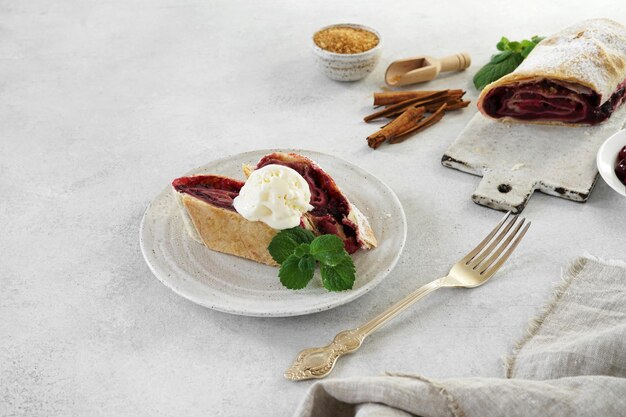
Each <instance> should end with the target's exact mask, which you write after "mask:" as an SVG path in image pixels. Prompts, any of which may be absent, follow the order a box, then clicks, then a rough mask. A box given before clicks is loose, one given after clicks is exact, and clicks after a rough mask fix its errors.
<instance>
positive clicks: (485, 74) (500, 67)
mask: <svg viewBox="0 0 626 417" xmlns="http://www.w3.org/2000/svg"><path fill="white" fill-rule="evenodd" d="M523 60H524V58H523V57H522V55H521V54H520V53H514V52H510V51H505V52H501V53H499V54H497V55H495V56H494V57H493V58H492V59H491V62H489V63H488V64H487V65H485V66H484V67H482V68H481V69H480V70H479V71H478V72H477V73H476V75H474V80H473V81H474V86H475V87H476V88H477V89H478V90H482V89H483V88H485V86H486V85H487V84H489V83H492V82H494V81H496V80H498V79H500V78H501V77H503V76H505V75H506V74H508V73H510V72H513V70H515V68H517V67H518V66H519V64H521V63H522V61H523Z"/></svg>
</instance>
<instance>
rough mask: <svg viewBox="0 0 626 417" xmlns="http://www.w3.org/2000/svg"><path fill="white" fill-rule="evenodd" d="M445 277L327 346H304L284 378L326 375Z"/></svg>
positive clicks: (297, 378) (308, 377)
mask: <svg viewBox="0 0 626 417" xmlns="http://www.w3.org/2000/svg"><path fill="white" fill-rule="evenodd" d="M443 280H444V278H440V279H437V280H435V281H432V282H430V283H428V284H426V285H424V286H423V287H420V288H418V289H417V290H415V291H413V292H412V293H411V294H409V295H407V296H406V297H405V298H403V299H402V300H400V301H399V302H397V303H396V304H394V305H393V306H391V307H390V308H389V309H387V310H385V311H384V312H382V313H381V314H379V315H378V316H376V317H374V318H373V319H372V320H370V321H368V322H367V323H365V324H363V325H362V326H359V327H357V328H356V329H352V330H344V331H343V332H341V333H338V334H337V336H335V338H334V339H333V341H332V342H331V343H330V344H328V345H326V346H324V347H317V348H309V349H304V350H303V351H301V352H300V353H299V354H298V356H297V357H296V360H295V361H294V363H293V364H292V365H291V366H290V367H289V369H287V371H285V378H287V379H290V380H292V381H300V380H304V379H312V378H323V377H325V376H326V375H328V374H329V373H330V372H331V371H332V370H333V367H334V366H335V363H336V362H337V359H339V358H340V357H341V356H343V355H346V354H348V353H352V352H356V351H357V350H358V349H359V348H360V347H361V344H362V343H363V340H364V339H365V338H366V337H367V336H369V335H370V334H372V333H374V332H375V331H376V330H377V329H379V328H380V327H381V326H383V325H384V324H385V323H387V322H389V321H390V320H392V319H393V318H394V317H396V316H397V315H398V314H400V313H401V312H402V311H404V310H405V309H406V308H407V307H409V306H410V305H411V304H413V303H415V302H416V301H418V300H420V299H421V298H423V297H425V296H426V295H428V294H430V293H431V292H432V291H434V290H436V289H437V288H440V287H441V286H442V285H443Z"/></svg>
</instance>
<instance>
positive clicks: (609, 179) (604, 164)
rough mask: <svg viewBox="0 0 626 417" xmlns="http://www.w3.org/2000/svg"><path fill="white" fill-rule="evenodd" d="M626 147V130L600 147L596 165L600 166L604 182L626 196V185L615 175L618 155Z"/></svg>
mask: <svg viewBox="0 0 626 417" xmlns="http://www.w3.org/2000/svg"><path fill="white" fill-rule="evenodd" d="M624 146H626V130H620V131H619V132H617V133H616V134H614V135H613V136H611V137H610V138H608V139H607V140H606V141H605V142H604V143H603V144H602V146H600V149H599V150H598V156H597V157H596V164H598V171H600V175H602V178H604V181H606V183H607V184H609V185H610V186H611V188H612V189H614V190H615V191H617V192H618V193H620V194H621V195H623V196H626V185H624V184H622V182H621V181H620V180H619V178H617V175H615V166H616V165H617V154H618V153H619V151H620V149H622V147H624Z"/></svg>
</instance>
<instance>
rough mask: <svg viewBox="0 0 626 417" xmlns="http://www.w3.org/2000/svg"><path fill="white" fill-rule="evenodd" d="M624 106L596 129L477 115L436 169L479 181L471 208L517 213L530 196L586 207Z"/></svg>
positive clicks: (623, 115) (625, 117) (625, 115)
mask: <svg viewBox="0 0 626 417" xmlns="http://www.w3.org/2000/svg"><path fill="white" fill-rule="evenodd" d="M625 122H626V106H622V107H621V108H620V109H618V110H617V111H616V112H615V113H613V115H612V116H611V118H610V119H609V120H607V121H606V122H604V123H601V124H599V125H596V126H589V127H564V126H552V125H524V124H515V123H501V122H497V121H494V120H490V119H487V118H486V117H484V116H483V115H482V114H481V113H477V114H476V115H475V116H474V117H473V118H472V120H470V122H469V123H468V124H467V126H466V127H465V129H464V130H463V131H462V132H461V134H460V135H459V137H458V138H457V139H456V140H455V141H454V143H453V144H452V145H451V146H450V147H449V148H448V150H447V151H446V152H445V153H444V155H443V157H442V158H441V163H442V164H443V165H444V166H447V167H449V168H454V169H458V170H460V171H464V172H467V173H470V174H474V175H479V176H481V177H483V178H482V180H481V181H480V183H479V184H478V188H476V191H474V194H473V195H472V200H474V202H475V203H477V204H480V205H483V206H487V207H490V208H493V209H496V210H503V211H508V210H511V211H512V212H514V213H519V212H521V211H522V210H523V209H524V207H525V206H526V204H527V203H528V200H529V199H530V196H531V195H532V193H533V191H535V190H539V191H541V192H543V193H546V194H549V195H553V196H557V197H561V198H566V199H568V200H573V201H580V202H584V201H587V199H588V198H589V194H590V193H591V190H592V189H593V186H594V185H595V183H596V180H597V178H598V169H597V168H596V162H595V161H596V153H597V151H598V148H599V147H600V145H601V144H602V143H603V142H604V141H605V140H606V139H607V138H608V137H609V136H611V135H612V134H613V133H615V132H617V131H618V130H620V129H622V128H623V127H624V123H625Z"/></svg>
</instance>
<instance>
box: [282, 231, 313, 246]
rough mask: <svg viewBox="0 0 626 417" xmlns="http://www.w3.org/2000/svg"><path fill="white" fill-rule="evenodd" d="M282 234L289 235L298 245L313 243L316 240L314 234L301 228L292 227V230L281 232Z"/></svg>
mask: <svg viewBox="0 0 626 417" xmlns="http://www.w3.org/2000/svg"><path fill="white" fill-rule="evenodd" d="M280 233H285V234H287V235H289V237H291V238H292V239H293V240H295V241H296V242H298V243H311V242H313V239H315V235H314V234H313V232H311V231H310V230H307V229H303V228H301V227H292V228H291V229H285V230H281V231H280Z"/></svg>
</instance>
